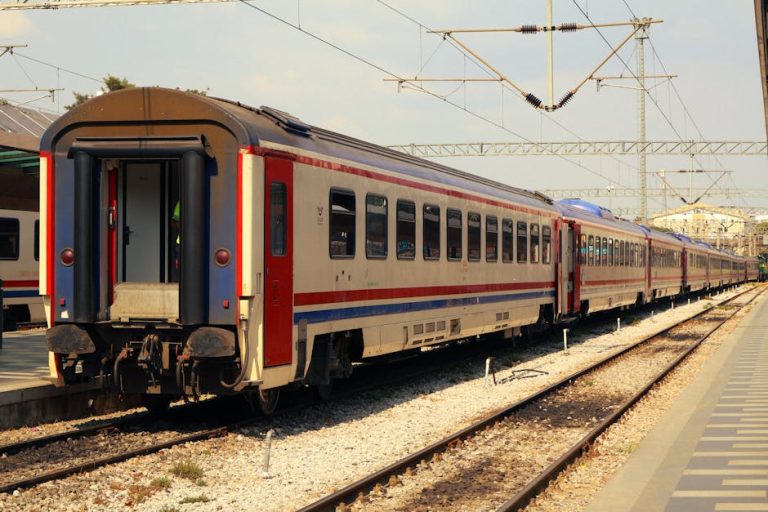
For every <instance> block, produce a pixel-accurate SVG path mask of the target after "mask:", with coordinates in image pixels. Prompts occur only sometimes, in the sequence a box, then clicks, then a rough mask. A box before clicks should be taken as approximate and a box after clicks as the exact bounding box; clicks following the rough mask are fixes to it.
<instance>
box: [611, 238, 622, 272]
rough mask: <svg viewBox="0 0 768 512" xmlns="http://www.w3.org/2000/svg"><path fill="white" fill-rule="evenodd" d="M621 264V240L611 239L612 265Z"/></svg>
mask: <svg viewBox="0 0 768 512" xmlns="http://www.w3.org/2000/svg"><path fill="white" fill-rule="evenodd" d="M619 265H621V242H619V240H618V239H616V240H614V241H613V266H614V267H618V266H619Z"/></svg>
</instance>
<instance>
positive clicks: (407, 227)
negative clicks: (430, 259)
mask: <svg viewBox="0 0 768 512" xmlns="http://www.w3.org/2000/svg"><path fill="white" fill-rule="evenodd" d="M415 256H416V204H415V203H414V202H413V201H403V200H398V201H397V259H399V260H412V259H414V257H415Z"/></svg>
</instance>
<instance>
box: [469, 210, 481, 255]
mask: <svg viewBox="0 0 768 512" xmlns="http://www.w3.org/2000/svg"><path fill="white" fill-rule="evenodd" d="M481 220H482V218H481V217H480V214H479V213H472V212H470V213H468V214H467V259H468V260H469V261H480V254H481V249H480V237H481V235H480V221H481Z"/></svg>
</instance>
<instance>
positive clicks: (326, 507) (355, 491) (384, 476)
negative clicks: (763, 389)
mask: <svg viewBox="0 0 768 512" xmlns="http://www.w3.org/2000/svg"><path fill="white" fill-rule="evenodd" d="M753 289H754V288H749V289H747V290H744V291H743V292H741V293H739V294H738V295H735V296H733V297H730V298H728V299H726V300H724V301H723V302H721V303H718V304H717V305H716V306H715V307H719V306H722V305H724V304H727V303H729V302H731V301H733V300H735V299H737V298H739V297H741V296H743V295H745V294H746V293H748V292H749V291H751V290H753ZM763 291H764V290H761V291H760V292H758V293H757V294H756V295H755V297H754V298H756V297H757V296H758V295H760V294H761V293H762V292H763ZM754 298H753V299H752V300H754ZM750 302H751V301H750ZM745 306H746V304H745ZM712 309H713V308H707V309H705V310H703V311H701V312H699V313H697V314H695V315H693V316H691V317H689V318H686V319H684V320H682V321H680V322H678V323H676V324H674V325H672V326H669V327H665V328H663V329H660V330H658V331H656V332H654V333H652V334H650V335H648V336H646V337H644V338H643V339H641V340H639V341H637V342H635V343H633V344H632V345H629V346H627V347H625V348H623V349H621V350H620V351H618V352H616V353H613V354H611V355H608V356H606V357H605V358H603V359H601V360H599V361H598V362H596V363H594V364H592V365H590V366H588V367H586V368H583V369H580V370H578V371H576V372H574V373H572V374H570V375H568V376H566V377H564V378H563V379H561V380H559V381H557V382H555V383H553V384H551V385H549V386H547V387H546V388H544V389H542V390H540V391H537V392H536V393H534V394H532V395H530V396H528V397H526V398H523V399H522V400H519V401H517V402H515V403H514V404H512V405H510V406H508V407H506V408H504V409H502V410H500V411H496V412H494V413H492V414H490V415H488V416H486V417H485V418H483V419H481V420H479V421H477V422H475V423H473V424H472V425H470V426H468V427H465V428H463V429H461V430H459V431H458V432H455V433H453V434H451V435H449V436H447V437H444V438H443V439H441V440H439V441H436V442H435V443H432V444H431V445H429V446H427V447H425V448H423V449H421V450H419V451H417V452H414V453H412V454H410V455H407V456H406V457H403V458H402V459H400V460H398V461H396V462H394V463H392V464H390V465H388V466H386V467H384V468H382V469H380V470H379V471H376V472H375V473H372V474H370V475H368V476H366V477H363V478H361V479H359V480H357V481H355V482H353V483H351V484H349V485H347V486H345V487H344V488H342V489H339V490H338V491H336V492H334V493H332V494H329V495H327V496H325V497H323V498H321V499H319V500H317V501H315V502H313V503H311V504H309V505H306V506H304V507H302V508H300V509H299V510H298V512H320V511H333V510H335V509H336V506H337V505H339V504H342V503H343V504H349V503H351V502H353V501H354V500H356V499H357V497H358V496H359V495H360V494H361V493H362V494H366V493H368V492H370V491H371V490H372V489H373V488H374V487H375V486H376V485H382V486H386V485H387V482H388V481H389V477H390V476H392V475H398V474H401V473H403V472H404V471H405V470H406V468H409V467H415V466H416V465H418V463H419V462H421V461H427V460H428V459H429V457H430V456H432V455H434V454H435V453H439V452H443V451H445V450H446V449H448V448H449V447H450V446H452V445H454V443H456V442H457V441H462V440H464V439H466V438H468V437H470V436H471V435H472V434H475V433H476V432H479V431H481V430H483V429H484V428H486V427H488V426H490V425H492V424H494V423H497V422H499V421H501V420H503V419H505V418H506V417H508V416H510V415H511V414H513V413H514V412H517V411H519V410H520V409H522V408H524V407H526V406H527V405H529V404H531V403H533V402H535V401H537V400H540V399H541V398H543V397H545V396H546V395H549V394H550V393H552V392H554V391H557V390H559V389H561V388H563V387H565V386H567V385H569V384H570V383H571V382H572V381H574V380H576V379H578V378H579V377H582V376H584V375H586V374H588V373H591V372H593V371H595V370H596V369H598V368H601V367H602V366H605V365H606V364H608V363H610V362H612V361H614V360H616V359H618V358H620V357H621V356H623V355H625V354H626V353H628V352H630V351H632V350H634V349H636V348H638V347H639V346H640V345H643V344H645V343H646V342H648V341H650V340H652V339H654V338H657V337H659V336H662V335H664V334H666V333H667V332H669V331H671V330H672V329H675V328H677V327H679V326H680V325H683V324H685V323H687V322H690V321H693V320H696V319H698V318H700V317H702V316H705V315H707V314H710V313H711V310H712ZM736 312H738V310H736V311H735V312H734V313H732V314H731V315H729V316H728V318H726V319H725V320H724V321H723V322H722V323H725V322H726V321H727V320H728V319H730V318H731V317H732V316H733V315H734V314H735V313H736ZM722 323H720V324H718V327H717V328H719V327H720V326H721V325H722ZM717 328H715V329H717ZM537 480H538V478H537ZM529 486H530V484H529ZM527 488H528V487H526V489H527Z"/></svg>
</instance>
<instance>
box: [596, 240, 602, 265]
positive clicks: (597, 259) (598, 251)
mask: <svg viewBox="0 0 768 512" xmlns="http://www.w3.org/2000/svg"><path fill="white" fill-rule="evenodd" d="M601 240H602V238H601V237H599V236H596V237H595V266H598V267H599V266H600V251H601V249H600V247H602V242H601Z"/></svg>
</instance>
